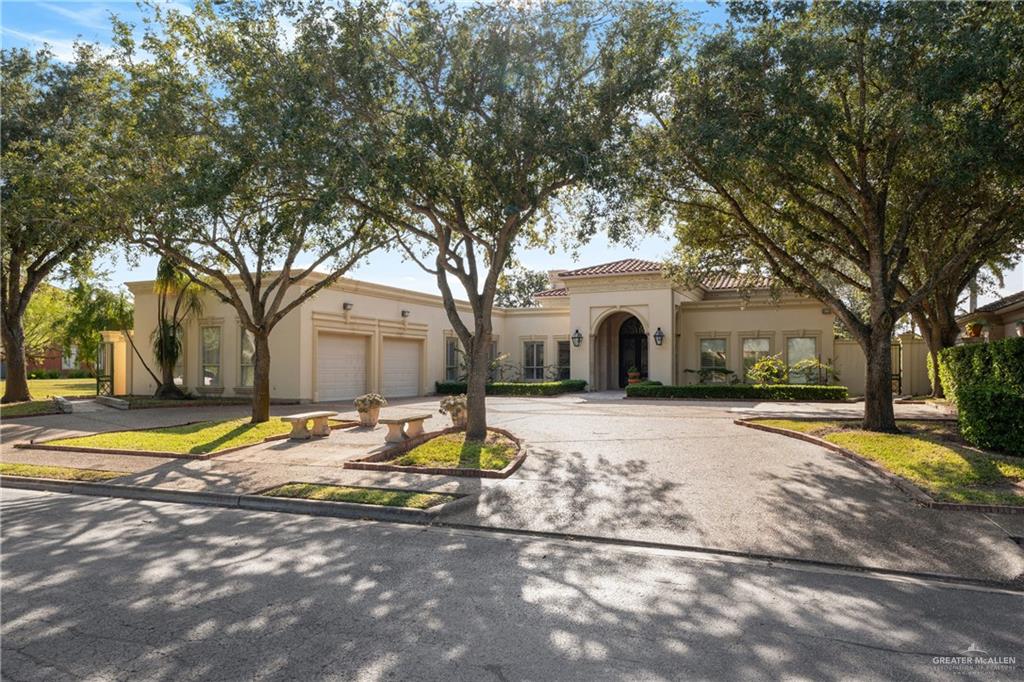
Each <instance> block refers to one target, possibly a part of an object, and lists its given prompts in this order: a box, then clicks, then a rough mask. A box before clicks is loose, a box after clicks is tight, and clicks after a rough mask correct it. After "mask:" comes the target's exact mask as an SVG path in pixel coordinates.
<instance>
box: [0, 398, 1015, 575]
mask: <svg viewBox="0 0 1024 682" xmlns="http://www.w3.org/2000/svg"><path fill="white" fill-rule="evenodd" d="M436 404H437V401H436V399H426V400H416V401H410V402H407V403H405V406H407V407H409V408H415V409H420V408H424V409H430V410H434V409H436ZM399 406H400V405H399ZM488 406H489V420H490V423H491V424H493V425H495V426H500V427H504V428H507V429H509V430H510V431H512V432H513V433H515V434H517V435H518V436H520V437H522V438H523V439H524V441H525V442H526V444H527V447H528V448H529V451H530V456H529V457H528V458H527V460H526V462H525V463H524V465H523V467H522V468H521V469H520V470H519V471H518V472H517V473H516V474H515V475H514V476H513V477H512V478H509V479H505V480H499V481H481V480H467V479H452V478H445V477H437V476H420V475H414V474H380V473H375V472H359V471H348V470H343V469H340V468H339V464H340V461H341V459H339V457H338V451H339V448H343V442H344V438H345V436H344V435H343V434H340V433H339V432H335V434H333V435H332V437H331V439H330V441H322V442H321V443H319V444H316V445H287V444H267V445H264V446H257V447H254V448H250V449H248V450H245V451H241V452H238V453H232V454H229V455H224V456H222V457H218V458H215V459H212V460H207V461H203V462H183V461H181V460H158V459H152V460H150V459H149V458H136V457H116V456H102V455H97V456H91V457H89V458H88V461H83V463H82V464H80V465H82V466H103V467H107V468H114V469H120V470H125V471H132V472H135V474H134V475H133V476H132V477H130V478H129V479H128V481H129V482H132V483H137V484H143V485H161V486H171V487H182V488H188V489H193V490H227V489H244V490H256V489H259V488H261V487H267V486H268V485H274V484H277V483H279V482H283V481H286V480H316V481H338V482H345V483H355V484H362V485H375V484H377V485H379V484H388V485H398V486H405V487H414V488H429V489H443V490H457V491H459V492H464V493H471V494H476V495H477V497H476V501H475V504H473V505H471V506H468V507H463V508H461V509H460V510H458V511H457V512H455V513H454V514H453V515H452V516H450V517H447V518H446V520H447V521H450V522H454V523H463V524H469V525H477V526H493V527H508V528H516V529H524V530H533V531H552V532H559V533H567V534H587V535H599V536H608V537H615V538H623V539H629V540H635V541H649V542H663V543H672V544H680V545H690V546H695V547H703V548H715V549H724V550H733V551H742V552H753V553H758V554H767V555H774V556H782V557H795V558H802V559H813V560H818V561H827V562H835V563H841V564H849V565H856V566H874V567H882V568H888V569H897V570H907V571H918V572H928V573H944V574H951V575H958V576H965V577H978V578H992V579H999V580H1014V579H1018V580H1019V579H1021V578H1022V576H1024V551H1022V550H1021V548H1020V546H1019V545H1017V544H1016V543H1014V542H1013V541H1012V540H1011V539H1010V537H1009V535H1008V534H1007V532H1006V531H1005V530H1003V529H1002V528H1001V527H1000V525H999V524H1000V523H1002V524H1003V525H1006V524H1005V523H1003V519H1001V518H998V517H997V516H996V515H992V516H989V515H985V514H979V513H968V512H950V511H937V510H930V509H925V508H922V507H919V506H917V505H915V504H914V503H913V502H911V500H910V499H909V498H907V497H906V496H905V495H904V494H903V493H901V492H900V491H898V490H896V489H895V488H893V487H892V486H890V485H889V484H888V483H886V482H885V481H884V480H883V479H881V478H880V477H878V476H877V475H876V474H874V473H872V472H871V471H869V470H867V469H865V468H864V467H861V466H858V465H857V464H855V463H853V462H850V461H849V460H846V459H844V458H842V457H840V456H838V455H835V454H833V453H830V452H829V451H827V450H825V449H823V448H819V447H817V446H815V445H811V444H809V443H804V442H801V441H797V440H793V439H790V438H786V437H784V436H778V435H774V434H768V433H763V432H759V431H754V430H751V429H745V428H743V427H739V426H736V425H734V424H733V423H732V421H733V419H735V418H736V417H737V416H750V415H753V414H764V415H769V414H770V415H776V414H780V415H781V414H787V415H796V414H799V415H802V416H816V415H820V416H829V415H831V416H837V415H846V416H856V415H857V414H858V413H859V411H860V410H861V409H862V407H861V406H860V405H856V404H840V405H820V404H819V405H815V404H808V403H802V404H801V403H792V404H785V405H780V404H772V403H764V404H757V403H752V402H747V403H705V402H667V401H666V402H662V401H623V400H621V399H620V398H619V396H618V395H614V394H582V395H574V396H562V397H558V398H492V399H489V400H488ZM337 408H338V409H339V410H342V411H349V410H350V405H348V404H344V405H338V406H337ZM302 409H304V408H303V407H302V406H290V407H281V408H279V409H275V412H279V413H282V414H283V413H285V412H294V411H297V410H302ZM899 410H900V414H901V415H902V416H933V415H934V414H935V413H934V411H932V409H931V408H929V407H928V406H899ZM110 412H112V413H114V412H116V411H113V410H111V411H110ZM245 413H246V410H245V408H239V407H229V408H201V409H197V410H191V409H190V410H179V409H163V410H138V411H131V412H125V413H116V414H106V413H102V414H99V415H97V418H99V419H102V421H97V422H96V424H95V425H94V426H92V427H91V429H90V427H89V424H88V423H87V422H86V418H87V417H89V416H92V415H81V416H77V415H72V416H70V417H69V416H63V417H37V418H35V419H32V420H28V419H26V420H24V424H26V425H27V424H29V422H31V424H30V425H27V426H17V425H13V426H12V425H11V424H5V425H4V431H3V437H4V440H5V442H10V439H11V437H12V436H15V435H20V436H22V437H24V435H25V434H26V433H28V432H29V431H28V430H31V432H32V433H33V434H34V435H35V437H36V438H46V437H52V436H53V435H56V433H57V432H58V431H66V430H71V431H76V430H77V431H88V430H106V429H108V428H124V426H126V425H127V424H125V423H124V422H125V420H130V422H131V425H132V426H136V427H138V426H143V425H147V424H149V423H153V424H156V423H160V424H171V423H181V422H184V421H194V420H197V419H203V418H215V417H220V418H224V417H227V416H232V415H238V416H241V415H243V414H245ZM435 426H436V425H435ZM9 429H10V430H9ZM332 444H336V446H333V445H332ZM13 453H17V455H16V458H17V459H19V460H22V461H27V459H29V458H30V459H31V461H39V462H43V461H47V459H48V458H47V454H46V453H41V452H32V451H7V452H5V454H4V458H5V459H10V458H12V457H15V455H14V454H13ZM318 453H319V454H318ZM54 459H59V457H56V458H54ZM55 463H56V462H55ZM997 522H998V523H997ZM1018 525H1019V524H1018Z"/></svg>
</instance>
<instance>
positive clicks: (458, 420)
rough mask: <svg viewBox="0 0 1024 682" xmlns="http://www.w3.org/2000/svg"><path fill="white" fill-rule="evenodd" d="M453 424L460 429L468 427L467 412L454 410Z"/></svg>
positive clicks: (452, 415)
mask: <svg viewBox="0 0 1024 682" xmlns="http://www.w3.org/2000/svg"><path fill="white" fill-rule="evenodd" d="M451 417H452V426H454V427H456V428H460V429H464V428H466V412H465V410H463V411H462V412H452V414H451Z"/></svg>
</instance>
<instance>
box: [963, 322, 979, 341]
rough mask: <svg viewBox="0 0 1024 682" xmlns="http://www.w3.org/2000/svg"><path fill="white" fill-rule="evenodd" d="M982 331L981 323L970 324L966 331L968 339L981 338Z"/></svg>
mask: <svg viewBox="0 0 1024 682" xmlns="http://www.w3.org/2000/svg"><path fill="white" fill-rule="evenodd" d="M981 329H982V325H981V322H968V323H967V327H966V329H965V331H966V332H967V337H968V338H970V339H976V338H978V337H979V336H981Z"/></svg>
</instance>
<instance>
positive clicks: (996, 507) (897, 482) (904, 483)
mask: <svg viewBox="0 0 1024 682" xmlns="http://www.w3.org/2000/svg"><path fill="white" fill-rule="evenodd" d="M762 418H763V417H752V418H749V419H735V420H733V424H736V425H738V426H745V427H747V428H748V429H756V430H758V431H767V432H768V433H776V434H778V435H780V436H788V437H789V438H795V439H797V440H802V441H805V442H807V443H812V444H814V445H818V446H820V447H823V448H825V449H826V450H831V451H832V452H835V453H836V454H839V455H842V456H843V457H846V458H847V459H851V460H853V461H854V462H856V463H857V464H860V465H861V466H863V467H866V468H868V469H870V470H871V471H873V472H875V473H876V474H878V475H879V476H881V477H882V478H884V479H885V480H886V481H888V482H889V483H890V484H892V485H893V486H894V487H895V488H897V489H899V490H900V491H902V492H904V493H905V494H906V495H908V496H909V497H910V498H912V499H913V500H914V502H917V503H918V504H920V505H921V506H922V507H928V508H929V509H943V510H946V511H972V512H982V513H985V514H1024V507H1011V506H1009V505H1005V504H967V503H958V502H939V501H937V500H936V499H935V498H933V497H932V496H931V495H929V494H928V493H927V492H926V491H925V490H923V489H922V488H920V487H918V485H917V484H916V483H913V482H911V481H908V480H907V479H905V478H903V477H902V476H897V475H896V474H894V473H892V472H891V471H889V470H888V469H886V468H885V467H883V466H882V465H881V464H878V463H877V462H874V461H872V460H870V459H867V458H866V457H862V456H861V455H859V454H857V453H856V452H854V451H853V450H847V449H846V448H844V447H841V446H839V445H836V444H835V443H830V442H828V441H827V440H824V439H822V438H818V437H816V436H812V435H810V434H808V433H800V432H799V431H791V430H789V429H783V428H780V427H778V426H768V425H766V424H755V423H753V422H752V421H751V419H762ZM829 421H849V420H843V419H830V420H829ZM936 421H951V420H936Z"/></svg>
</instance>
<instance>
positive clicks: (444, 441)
mask: <svg viewBox="0 0 1024 682" xmlns="http://www.w3.org/2000/svg"><path fill="white" fill-rule="evenodd" d="M515 456H516V444H515V443H514V442H513V441H512V439H510V438H508V437H507V436H503V435H501V434H499V433H494V432H491V433H488V434H487V440H486V442H483V443H476V442H473V441H470V442H468V443H467V442H466V434H465V433H462V432H459V433H446V434H444V435H441V436H438V437H437V438H431V439H430V440H428V441H427V442H426V443H423V444H421V445H417V446H416V447H414V448H413V449H412V450H410V451H409V452H406V453H403V454H402V455H400V456H398V457H396V458H395V459H393V460H391V461H390V462H388V464H394V465H396V466H418V467H455V468H459V469H491V470H496V471H500V470H501V469H504V468H505V467H506V466H508V463H509V462H511V461H512V459H513V458H514V457H515Z"/></svg>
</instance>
